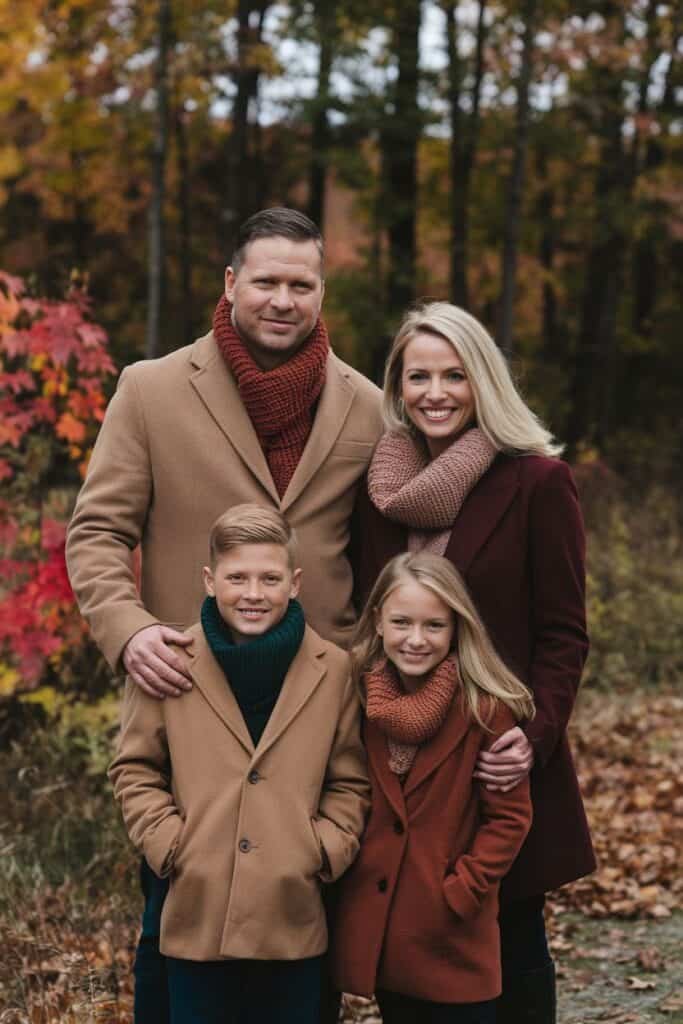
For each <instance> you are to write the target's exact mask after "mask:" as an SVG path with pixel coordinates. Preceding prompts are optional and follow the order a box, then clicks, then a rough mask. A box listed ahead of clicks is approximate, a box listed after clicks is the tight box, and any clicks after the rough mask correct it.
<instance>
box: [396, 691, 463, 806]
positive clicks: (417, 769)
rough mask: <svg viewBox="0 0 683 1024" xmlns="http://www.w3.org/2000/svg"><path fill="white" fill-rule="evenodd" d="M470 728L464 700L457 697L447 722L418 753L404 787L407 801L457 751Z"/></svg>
mask: <svg viewBox="0 0 683 1024" xmlns="http://www.w3.org/2000/svg"><path fill="white" fill-rule="evenodd" d="M469 727H470V721H469V719H468V716H467V715H466V714H465V712H464V709H463V703H462V698H457V697H456V699H455V700H454V701H453V703H452V705H451V708H450V711H449V712H448V715H447V716H446V721H445V722H444V723H443V725H442V726H441V728H440V729H439V731H438V733H437V734H436V736H435V737H434V739H433V740H431V741H430V742H429V743H425V744H424V746H422V747H420V749H419V750H418V752H417V756H416V758H415V760H414V761H413V765H412V768H411V769H410V771H409V772H408V775H407V777H406V780H405V783H404V786H403V792H404V795H405V797H406V799H407V798H408V796H409V794H410V793H412V792H413V790H415V789H417V787H418V786H419V785H421V784H422V783H423V782H424V780H425V779H426V778H428V777H429V776H430V775H432V774H433V772H435V771H436V770H437V768H438V767H439V765H441V764H442V763H443V762H444V761H445V760H446V758H447V757H448V755H449V754H450V753H451V752H452V751H453V750H455V748H456V747H457V746H458V744H459V743H460V742H461V741H462V740H463V738H464V736H465V734H466V732H467V730H468V729H469Z"/></svg>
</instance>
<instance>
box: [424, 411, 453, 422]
mask: <svg viewBox="0 0 683 1024" xmlns="http://www.w3.org/2000/svg"><path fill="white" fill-rule="evenodd" d="M422 412H423V413H424V415H425V416H426V417H427V419H428V420H445V419H448V417H449V416H450V414H451V412H452V410H451V409H423V410H422Z"/></svg>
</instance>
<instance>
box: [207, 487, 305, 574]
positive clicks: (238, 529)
mask: <svg viewBox="0 0 683 1024" xmlns="http://www.w3.org/2000/svg"><path fill="white" fill-rule="evenodd" d="M240 544H281V545H282V547H283V548H286V549H287V559H288V561H289V567H290V569H292V570H293V569H295V568H296V558H297V549H296V534H295V533H294V530H293V529H292V527H291V526H290V525H289V523H288V522H287V520H286V519H285V517H284V516H283V515H282V513H281V512H278V511H277V509H274V508H264V507H263V506H262V505H255V504H252V503H249V504H244V505H233V507H232V508H230V509H228V511H227V512H224V513H223V514H222V515H220V516H219V517H218V519H217V520H216V522H215V523H214V524H213V526H212V527H211V533H210V534H209V558H210V561H211V567H212V568H214V567H215V565H216V562H217V561H218V559H219V558H220V557H221V555H225V554H227V553H228V551H231V550H232V548H236V547H238V546H239V545H240Z"/></svg>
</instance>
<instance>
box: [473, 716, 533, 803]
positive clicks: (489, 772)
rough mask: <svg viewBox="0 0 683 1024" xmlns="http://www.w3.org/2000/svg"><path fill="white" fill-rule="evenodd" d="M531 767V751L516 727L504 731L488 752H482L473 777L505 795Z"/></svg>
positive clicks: (531, 748) (524, 737)
mask: <svg viewBox="0 0 683 1024" xmlns="http://www.w3.org/2000/svg"><path fill="white" fill-rule="evenodd" d="M533 764H534V748H533V747H532V746H531V744H530V743H529V740H528V739H527V738H526V736H525V735H524V733H523V732H522V730H521V729H520V727H519V726H518V725H515V726H513V727H512V729H507V730H506V731H505V732H504V733H502V735H500V736H499V737H498V739H497V740H496V741H495V742H494V743H492V745H491V746H490V747H489V748H488V750H481V751H480V752H479V757H478V758H477V763H476V765H475V767H474V778H475V779H479V781H480V782H483V783H484V784H485V786H486V788H487V789H490V790H500V791H501V792H503V793H506V792H507V791H508V790H509V789H512V788H513V786H516V785H517V783H518V782H520V781H521V779H523V778H525V776H527V775H528V774H529V772H530V771H531V769H532V767H533Z"/></svg>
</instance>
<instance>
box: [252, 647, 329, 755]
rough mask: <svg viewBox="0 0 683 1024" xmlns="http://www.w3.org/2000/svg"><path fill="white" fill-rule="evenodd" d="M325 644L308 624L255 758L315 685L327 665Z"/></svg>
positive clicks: (292, 715)
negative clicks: (315, 635)
mask: <svg viewBox="0 0 683 1024" xmlns="http://www.w3.org/2000/svg"><path fill="white" fill-rule="evenodd" d="M324 653H325V648H324V647H323V646H322V644H320V643H317V642H316V641H315V640H314V638H313V636H312V635H311V632H310V630H309V629H308V628H307V629H306V632H305V633H304V638H303V640H302V642H301V647H300V648H299V650H298V652H297V654H296V657H295V658H294V661H293V662H292V664H291V665H290V666H289V670H288V672H287V675H286V676H285V680H284V682H283V684H282V690H281V691H280V696H279V697H278V699H277V703H276V705H275V707H274V708H273V713H272V714H271V716H270V718H269V719H268V724H267V725H266V728H265V730H264V732H263V736H262V737H261V739H260V740H259V744H258V746H257V748H256V753H255V755H254V763H255V762H256V761H258V760H259V759H260V758H261V757H262V756H263V755H264V754H265V752H266V751H267V750H268V748H269V747H272V745H273V744H274V743H275V742H276V741H277V740H278V739H279V738H280V736H281V735H282V733H283V732H284V731H285V729H286V728H287V727H288V725H289V724H290V722H291V721H292V719H294V718H295V717H296V716H297V715H298V714H299V712H300V711H301V709H302V708H303V707H304V705H305V704H306V703H307V701H308V699H309V697H310V696H311V694H312V693H313V692H314V691H315V690H316V689H317V687H318V684H319V683H320V680H321V679H322V678H323V676H324V675H325V673H326V671H327V669H326V666H325V664H324Z"/></svg>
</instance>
